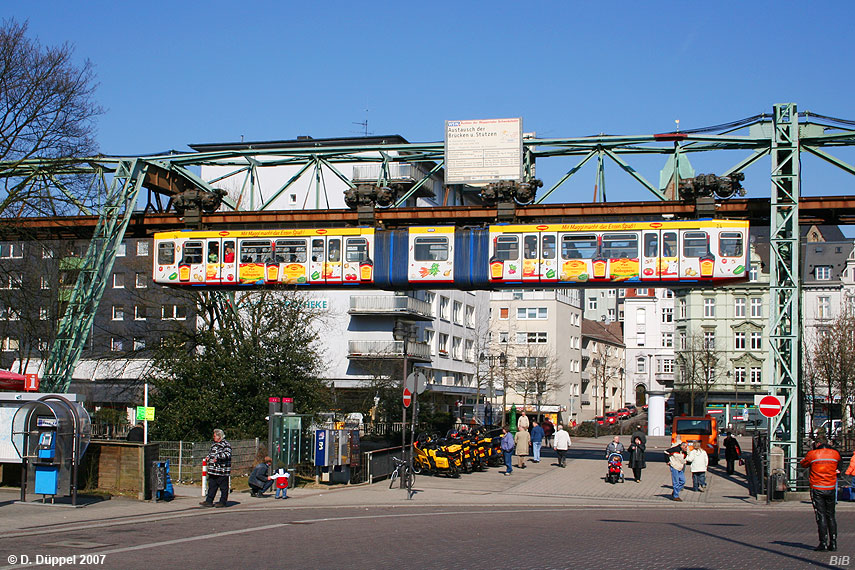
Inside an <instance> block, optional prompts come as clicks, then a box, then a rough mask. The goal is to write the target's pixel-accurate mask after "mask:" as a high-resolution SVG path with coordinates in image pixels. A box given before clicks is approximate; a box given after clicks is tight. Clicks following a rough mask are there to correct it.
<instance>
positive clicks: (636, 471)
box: [629, 436, 647, 483]
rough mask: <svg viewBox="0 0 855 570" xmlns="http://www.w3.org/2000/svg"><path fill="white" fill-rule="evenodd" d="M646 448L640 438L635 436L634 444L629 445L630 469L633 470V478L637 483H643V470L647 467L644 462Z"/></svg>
mask: <svg viewBox="0 0 855 570" xmlns="http://www.w3.org/2000/svg"><path fill="white" fill-rule="evenodd" d="M645 448H646V446H645V444H644V442H643V441H642V440H641V438H640V437H638V436H633V438H632V443H630V444H629V467H630V469H632V476H633V477H634V478H635V482H636V483H641V470H642V469H644V468H645V467H647V463H646V462H645V461H644V450H645Z"/></svg>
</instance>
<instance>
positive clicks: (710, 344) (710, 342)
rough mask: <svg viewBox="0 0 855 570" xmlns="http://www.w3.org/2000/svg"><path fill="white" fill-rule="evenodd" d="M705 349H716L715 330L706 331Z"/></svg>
mask: <svg viewBox="0 0 855 570" xmlns="http://www.w3.org/2000/svg"><path fill="white" fill-rule="evenodd" d="M704 349H706V350H715V331H705V332H704Z"/></svg>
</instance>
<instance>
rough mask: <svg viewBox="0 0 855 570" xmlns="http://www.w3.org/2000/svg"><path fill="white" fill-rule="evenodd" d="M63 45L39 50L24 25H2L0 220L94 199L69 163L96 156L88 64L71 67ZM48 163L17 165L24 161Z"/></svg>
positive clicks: (96, 111)
mask: <svg viewBox="0 0 855 570" xmlns="http://www.w3.org/2000/svg"><path fill="white" fill-rule="evenodd" d="M73 54H74V50H73V48H72V47H71V45H69V44H67V43H66V44H62V45H61V46H57V47H54V46H43V45H41V44H40V43H39V41H38V40H36V39H32V38H29V37H27V24H26V23H18V22H16V21H15V20H13V19H10V20H5V21H4V22H3V25H2V27H0V177H2V178H3V184H4V190H5V192H4V193H3V195H2V196H0V218H11V217H15V216H24V215H38V214H49V215H57V214H61V213H64V212H65V211H66V210H67V209H68V208H69V207H71V206H73V207H75V208H79V207H80V206H81V205H83V204H85V203H87V202H90V201H91V199H93V198H94V197H95V194H96V189H95V187H94V186H92V185H86V184H79V183H78V182H80V181H79V180H78V179H77V175H76V174H75V173H74V169H73V168H70V161H69V159H70V158H74V157H85V156H92V155H93V154H94V153H95V152H96V144H95V139H94V135H95V122H94V119H95V117H96V116H98V115H99V114H101V112H102V110H101V108H100V107H99V106H98V105H97V104H96V103H95V102H94V92H95V87H96V84H95V74H94V71H93V68H92V64H91V63H90V62H89V61H85V62H84V63H83V64H81V65H76V64H75V63H74V61H73ZM36 158H38V159H47V162H46V161H42V162H40V164H39V167H38V168H35V169H28V168H26V169H25V168H22V167H23V166H25V165H26V163H27V161H28V160H29V159H36Z"/></svg>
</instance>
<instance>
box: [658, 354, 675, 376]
mask: <svg viewBox="0 0 855 570" xmlns="http://www.w3.org/2000/svg"><path fill="white" fill-rule="evenodd" d="M659 362H660V363H661V365H662V366H661V370H660V372H662V373H664V374H673V373H674V359H673V358H661V359H659Z"/></svg>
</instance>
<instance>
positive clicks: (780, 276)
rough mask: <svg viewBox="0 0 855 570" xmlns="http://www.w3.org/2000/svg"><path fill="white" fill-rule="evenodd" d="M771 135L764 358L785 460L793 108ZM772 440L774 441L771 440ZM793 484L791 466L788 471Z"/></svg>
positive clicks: (791, 322)
mask: <svg viewBox="0 0 855 570" xmlns="http://www.w3.org/2000/svg"><path fill="white" fill-rule="evenodd" d="M773 127H774V131H773V134H772V147H771V148H772V199H771V212H770V214H771V217H770V227H769V243H770V255H771V258H770V265H771V267H770V275H769V278H770V285H769V292H770V295H771V302H770V304H769V305H770V311H769V313H770V314H769V341H770V342H769V357H770V359H771V361H772V366H773V368H772V374H773V377H772V382H771V388H772V394H775V395H778V396H783V398H784V406H783V410H782V411H781V413H780V414H779V415H778V416H776V417H775V418H773V420H772V433H773V434H774V432H775V430H776V429H777V428H778V426H780V425H783V426H784V428H785V432H786V434H785V435H784V436H783V439H776V440H775V445H778V446H780V447H782V448H783V449H784V455H785V457H787V458H790V459H792V458H794V457H796V456H797V454H798V445H797V440H798V425H799V398H798V393H799V376H798V375H799V363H800V358H799V351H800V348H801V311H800V306H801V304H800V300H801V281H800V277H799V238H800V233H799V196H800V194H801V180H800V178H799V169H800V167H799V116H798V112H797V110H796V105H795V104H794V103H786V104H780V105H775V106H774V122H773ZM773 439H774V437H773ZM790 468H791V470H792V472H791V473H790V474H789V476H790V481H795V472H794V471H795V465H790Z"/></svg>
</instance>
